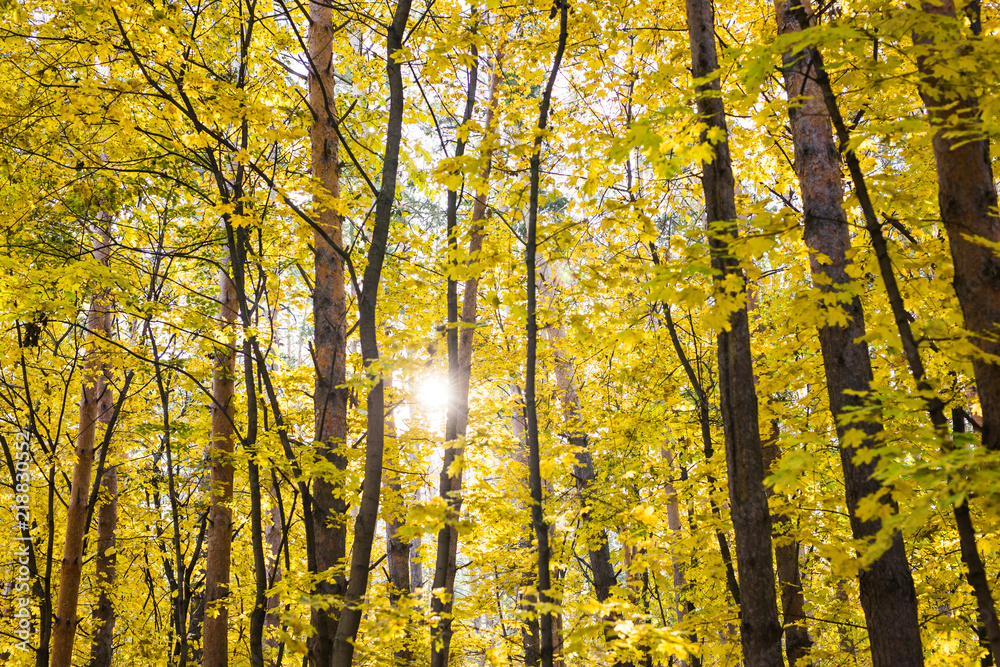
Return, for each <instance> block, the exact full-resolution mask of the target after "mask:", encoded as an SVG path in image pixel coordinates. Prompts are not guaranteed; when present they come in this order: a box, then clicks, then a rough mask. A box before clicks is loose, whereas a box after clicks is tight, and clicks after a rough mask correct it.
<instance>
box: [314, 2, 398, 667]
mask: <svg viewBox="0 0 1000 667" xmlns="http://www.w3.org/2000/svg"><path fill="white" fill-rule="evenodd" d="M409 16H410V0H399V2H398V3H397V4H396V8H395V10H394V11H393V15H392V23H391V24H390V25H389V28H388V32H387V35H386V73H387V75H388V79H389V118H388V120H387V123H386V138H385V152H384V153H383V156H384V159H383V162H382V183H381V186H380V189H379V193H378V197H377V198H376V201H375V224H374V226H373V227H372V233H371V243H370V245H369V248H368V265H367V266H366V267H365V272H364V282H363V285H364V287H363V290H362V293H361V294H360V295H359V299H358V301H359V304H358V310H359V318H358V328H359V330H360V337H361V355H362V357H363V359H364V364H365V368H366V369H367V370H368V373H369V379H370V380H373V381H374V383H375V385H374V386H373V387H372V388H371V390H370V391H369V392H368V405H367V412H368V420H367V422H368V432H367V435H366V436H365V465H364V473H365V476H364V482H363V484H362V489H361V505H360V507H359V508H358V516H357V519H356V521H355V523H354V545H353V547H352V549H351V570H350V576H349V578H348V583H347V589H346V591H345V593H344V604H343V607H342V609H341V612H340V619H339V622H338V623H337V635H336V638H335V641H334V646H333V667H351V663H352V661H353V658H354V641H355V640H356V638H357V634H358V627H359V626H360V625H361V613H362V610H361V608H360V606H359V605H360V604H361V601H362V600H363V599H364V596H365V592H366V591H367V589H368V571H369V566H370V561H371V553H372V542H373V540H374V539H375V529H376V526H377V523H378V505H379V497H380V495H381V492H382V456H383V453H384V448H385V442H384V440H385V394H384V389H383V384H382V378H381V375H380V373H381V371H380V370H379V369H378V368H377V365H378V361H379V350H378V319H377V309H378V288H379V281H380V280H381V278H382V265H383V263H384V261H385V254H386V248H387V244H388V241H389V224H390V222H391V221H392V212H393V207H394V205H395V200H396V176H397V172H398V171H399V145H400V141H401V139H402V127H403V72H402V64H401V63H400V61H399V58H398V56H399V52H400V50H401V49H402V47H403V36H404V34H405V31H406V23H407V20H408V19H409ZM373 367H375V368H374V369H373ZM324 667H325V666H324Z"/></svg>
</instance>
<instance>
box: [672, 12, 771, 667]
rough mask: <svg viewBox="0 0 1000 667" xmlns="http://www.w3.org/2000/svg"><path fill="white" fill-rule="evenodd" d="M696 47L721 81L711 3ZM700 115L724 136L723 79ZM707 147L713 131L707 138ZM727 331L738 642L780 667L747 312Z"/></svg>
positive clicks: (709, 191)
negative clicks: (737, 576)
mask: <svg viewBox="0 0 1000 667" xmlns="http://www.w3.org/2000/svg"><path fill="white" fill-rule="evenodd" d="M686 4H687V19H688V31H689V35H690V39H691V64H692V68H691V73H692V75H693V76H694V77H695V78H696V79H702V78H705V77H708V76H709V75H712V74H718V72H717V70H718V68H719V66H718V56H717V55H716V48H715V18H714V16H713V13H712V3H711V0H687V3H686ZM697 92H698V113H699V114H700V116H701V117H702V120H703V121H704V122H706V123H707V124H708V127H710V128H713V129H715V130H717V131H721V133H722V136H723V137H725V136H726V118H725V109H724V107H723V102H722V97H721V96H720V92H721V87H720V85H719V81H718V79H713V80H712V81H711V82H709V83H706V84H702V85H700V86H698V88H697ZM701 140H702V142H707V131H704V132H702V138H701ZM713 152H714V158H713V160H712V161H711V162H705V163H703V164H702V187H703V189H704V193H705V212H706V216H707V222H708V228H709V243H710V249H711V252H712V264H713V267H714V268H715V270H716V273H717V276H716V289H719V290H721V289H723V288H722V284H723V281H725V280H726V279H728V278H735V279H736V281H737V283H738V284H739V285H740V287H739V290H740V293H739V294H738V295H737V296H738V297H739V298H740V300H741V301H742V296H743V295H744V293H745V287H744V284H745V278H744V275H743V270H742V269H741V268H740V267H739V262H738V261H737V260H736V259H735V258H733V257H732V253H731V251H730V245H729V244H730V242H731V241H732V240H734V239H735V237H736V234H737V230H736V226H735V220H736V198H735V194H734V186H735V180H734V178H733V171H732V165H731V162H730V156H729V145H728V143H727V142H726V141H725V140H720V141H719V142H718V143H715V144H714V145H713ZM729 324H730V327H731V328H730V330H729V331H721V332H720V333H719V336H718V353H719V391H720V399H719V404H720V408H721V411H722V424H723V430H724V433H725V441H726V464H727V468H728V471H729V499H730V510H731V513H732V519H733V528H734V530H735V532H736V562H737V569H738V571H739V577H740V581H739V590H740V602H741V613H740V628H741V633H740V640H741V643H742V645H743V659H744V660H745V662H746V664H747V666H748V667H777V666H778V665H782V664H783V660H782V657H781V634H782V633H781V623H780V622H779V621H778V606H777V600H776V597H775V592H774V584H775V582H774V569H773V564H774V560H773V558H772V556H771V516H770V513H769V512H768V507H767V497H766V496H765V493H764V465H763V461H762V454H761V444H760V430H759V425H758V423H757V394H756V392H755V391H754V385H753V362H752V359H751V355H750V328H749V323H748V320H747V310H746V305H745V304H744V305H742V306H741V307H739V308H738V309H737V310H735V311H734V312H733V313H732V314H730V316H729Z"/></svg>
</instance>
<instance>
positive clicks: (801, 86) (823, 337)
mask: <svg viewBox="0 0 1000 667" xmlns="http://www.w3.org/2000/svg"><path fill="white" fill-rule="evenodd" d="M789 7H790V4H789V2H788V1H787V0H786V1H784V2H777V3H776V4H775V13H776V17H777V22H778V31H779V33H782V34H784V33H788V32H792V31H797V30H800V26H799V21H798V19H797V18H796V17H795V16H793V15H792V13H791V12H790V10H789ZM784 61H785V67H784V79H785V90H786V91H787V93H788V96H789V100H790V102H794V104H790V106H789V111H788V114H789V120H790V122H791V129H792V140H793V144H794V148H795V171H796V173H797V175H798V179H799V187H800V190H801V193H802V204H803V211H804V227H805V233H804V237H805V242H806V245H807V246H808V248H809V259H810V268H811V271H812V275H813V284H814V285H815V287H816V288H817V289H819V290H820V291H821V292H822V294H823V298H824V299H825V301H824V304H823V309H824V310H825V311H826V312H827V313H837V315H836V316H835V317H830V319H829V321H830V322H831V323H828V324H824V325H822V326H820V328H819V341H820V348H821V351H822V355H823V367H824V370H825V373H826V380H827V395H828V397H829V400H830V410H831V412H832V413H833V417H834V420H835V423H836V428H837V435H838V439H839V441H840V443H841V445H840V458H841V467H842V469H843V473H844V489H845V495H846V500H847V509H848V512H849V514H850V521H851V532H852V534H853V536H854V538H855V539H860V540H874V538H875V536H876V535H877V534H878V532H879V530H880V529H881V521H880V520H878V519H872V520H868V521H862V520H861V519H860V518H859V517H858V516H857V508H858V503H859V502H860V501H861V500H862V499H863V498H865V497H869V496H873V495H875V494H878V493H880V492H882V491H883V485H882V483H881V482H880V481H879V480H878V479H877V478H876V477H875V476H874V472H875V468H876V466H877V465H878V461H879V459H878V457H877V456H876V457H871V459H870V461H869V462H868V463H859V464H856V463H855V462H854V461H855V457H856V456H857V454H858V453H859V452H860V451H864V450H868V449H871V448H873V447H877V446H878V441H879V436H880V433H881V431H882V425H881V423H880V422H879V421H878V420H877V419H868V420H863V419H857V418H856V419H853V420H851V418H850V412H851V411H853V410H860V409H862V408H864V406H865V398H864V396H863V394H865V393H867V392H869V391H870V389H871V384H872V382H873V374H872V366H871V357H870V355H869V351H868V345H867V343H865V342H864V341H863V340H861V338H862V337H863V336H864V335H865V320H864V311H863V310H862V306H861V300H860V298H859V297H858V296H857V295H856V294H852V289H851V282H852V281H851V278H850V276H849V275H848V267H849V266H850V261H849V260H848V258H847V255H848V252H849V250H850V248H851V240H850V230H849V226H848V221H847V214H846V213H845V211H844V207H843V192H844V189H843V180H842V177H841V167H840V165H841V163H840V154H839V152H838V150H837V146H836V143H835V142H834V138H833V132H832V130H831V126H830V116H829V115H828V113H827V110H826V107H825V104H824V100H823V92H822V91H821V90H820V88H819V86H818V84H817V83H816V81H815V80H814V79H813V78H811V77H810V76H808V72H809V70H810V69H811V68H812V67H813V64H812V63H811V62H810V57H809V54H808V53H806V52H800V53H789V54H786V56H785V58H784ZM797 98H800V99H798V101H796V99H797ZM838 311H839V312H838ZM842 317H846V320H847V323H846V324H845V325H837V324H834V323H833V322H836V321H839V320H840V319H841V318H842ZM859 394H861V395H859ZM858 435H860V436H861V438H860V441H859V442H858V444H857V446H850V445H849V444H848V443H850V442H852V441H854V439H856V438H857V436H858ZM887 502H889V503H890V505H892V511H893V512H895V511H896V507H895V505H894V504H892V503H891V501H887ZM858 580H859V588H860V593H861V604H862V607H863V608H864V612H865V620H866V624H867V626H868V633H869V638H870V641H871V650H872V656H873V661H874V663H873V664H874V665H875V667H879V666H880V665H889V664H893V665H907V664H910V665H919V664H922V663H923V653H922V650H921V647H920V627H919V623H918V617H917V598H916V591H915V589H914V586H913V578H912V576H911V575H910V567H909V563H908V562H907V558H906V549H905V547H904V545H903V540H902V536H901V535H900V534H899V533H898V532H896V533H895V534H894V535H893V537H892V544H891V546H890V548H889V549H888V550H887V551H886V552H885V553H884V554H882V555H881V556H880V557H879V558H878V559H877V560H876V561H875V562H874V563H872V564H871V566H869V567H868V568H866V569H864V570H863V571H861V572H860V573H859V574H858Z"/></svg>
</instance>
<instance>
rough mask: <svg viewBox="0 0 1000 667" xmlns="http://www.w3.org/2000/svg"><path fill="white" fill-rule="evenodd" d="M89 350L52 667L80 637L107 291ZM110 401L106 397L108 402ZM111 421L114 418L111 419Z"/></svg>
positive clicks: (97, 308) (105, 390)
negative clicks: (84, 545) (84, 544)
mask: <svg viewBox="0 0 1000 667" xmlns="http://www.w3.org/2000/svg"><path fill="white" fill-rule="evenodd" d="M101 221H102V223H103V225H104V229H101V230H98V231H97V234H96V235H95V238H94V250H93V255H94V259H95V260H97V261H98V262H100V263H101V264H104V265H105V266H107V264H108V259H109V254H110V253H109V250H110V244H111V235H110V233H109V232H108V229H107V225H108V224H110V218H108V217H107V216H104V215H102V216H101ZM87 328H88V329H89V330H90V331H91V332H92V333H91V334H90V337H91V340H90V347H89V349H88V350H87V356H86V362H85V364H84V372H83V391H82V393H81V397H80V430H79V431H78V432H77V437H76V463H75V464H74V466H73V481H72V483H71V487H70V498H69V503H68V505H67V508H66V540H65V542H64V545H63V557H62V568H61V569H60V571H59V598H58V602H57V603H56V614H55V622H54V624H53V625H54V627H53V629H52V658H51V660H52V662H51V665H52V667H70V666H71V664H72V662H73V641H74V637H75V635H76V627H77V617H76V611H77V606H78V603H79V600H80V577H81V575H82V571H83V539H84V535H85V534H86V532H87V519H88V513H89V510H90V478H91V474H92V472H91V471H92V468H93V464H94V443H95V441H96V435H97V424H98V421H99V420H100V418H101V416H102V414H101V413H102V408H103V407H104V406H110V405H111V400H110V392H111V390H110V388H109V387H108V386H107V382H106V381H105V363H104V355H105V354H106V350H103V349H102V348H101V346H100V345H99V344H98V342H97V341H98V340H99V339H101V338H106V337H107V336H109V335H110V333H111V302H110V295H109V293H108V291H107V290H106V289H98V290H97V291H96V292H95V293H94V295H93V297H92V298H91V302H90V309H89V311H88V313H87ZM106 395H107V396H106ZM109 417H110V415H109Z"/></svg>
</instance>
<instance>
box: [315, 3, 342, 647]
mask: <svg viewBox="0 0 1000 667" xmlns="http://www.w3.org/2000/svg"><path fill="white" fill-rule="evenodd" d="M309 19H310V23H309V38H308V39H309V64H310V68H309V106H310V107H311V108H312V112H313V123H312V126H311V128H310V137H309V139H310V147H311V153H312V175H313V177H314V178H315V179H316V180H317V181H318V182H319V183H320V184H321V185H322V187H323V190H324V192H323V196H322V197H320V196H317V197H315V198H314V202H313V203H314V206H315V213H314V216H315V221H316V224H317V226H318V227H319V228H320V230H322V233H321V232H320V231H319V230H316V231H315V232H314V234H313V247H314V248H315V257H314V268H315V280H316V282H315V285H314V287H313V325H314V327H315V347H314V350H313V351H314V354H315V358H314V364H315V372H316V383H315V393H314V394H313V417H314V424H315V431H314V437H315V440H316V442H317V443H318V444H317V451H318V453H319V455H320V456H322V457H323V458H325V459H326V460H327V461H328V462H330V463H332V464H333V465H334V466H335V467H336V468H337V470H340V471H343V470H345V469H346V467H347V459H346V457H345V456H344V453H343V452H342V447H343V446H344V442H345V438H346V436H347V390H346V389H345V388H344V387H343V384H344V382H345V379H346V377H347V329H346V322H347V301H346V295H345V289H344V260H343V258H342V257H341V256H340V255H339V253H338V250H339V249H340V247H341V246H342V244H343V232H342V224H341V219H340V216H339V215H338V214H337V212H336V211H334V210H333V209H332V208H330V205H329V203H328V202H327V198H338V197H340V164H339V159H340V150H339V143H338V138H337V132H336V126H335V123H336V122H337V120H336V115H335V110H334V84H335V79H334V66H333V60H332V55H333V34H334V31H335V29H334V25H333V11H332V9H331V6H330V4H329V3H327V2H319V1H316V0H313V1H312V2H310V3H309ZM324 235H325V237H324ZM330 240H332V241H333V242H334V243H335V244H337V247H336V248H335V247H332V246H331V245H330V242H329V241H330ZM312 499H313V517H312V518H313V534H314V539H315V542H316V547H315V553H316V571H317V573H323V572H327V571H329V570H330V569H334V570H335V572H336V574H335V575H334V577H333V581H332V582H330V581H320V582H318V583H317V589H316V593H318V594H320V595H322V596H324V597H327V598H335V597H339V596H342V595H343V594H344V590H345V578H344V575H343V572H342V570H341V569H340V568H342V567H343V561H344V556H345V554H346V545H347V504H346V502H345V501H344V494H343V493H342V492H341V491H340V490H339V483H337V482H334V481H331V480H330V479H328V478H326V477H322V476H320V477H317V478H316V479H315V480H314V481H313V489H312ZM328 601H329V602H330V604H329V605H328V606H325V607H322V606H313V608H312V625H313V627H314V628H315V629H316V633H315V635H313V637H312V638H311V639H310V651H309V654H310V658H311V660H312V663H313V665H314V667H327V666H328V665H329V663H330V660H331V657H332V655H333V653H332V652H333V644H334V639H335V636H336V631H337V621H338V615H339V605H338V602H337V600H336V599H328Z"/></svg>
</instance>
